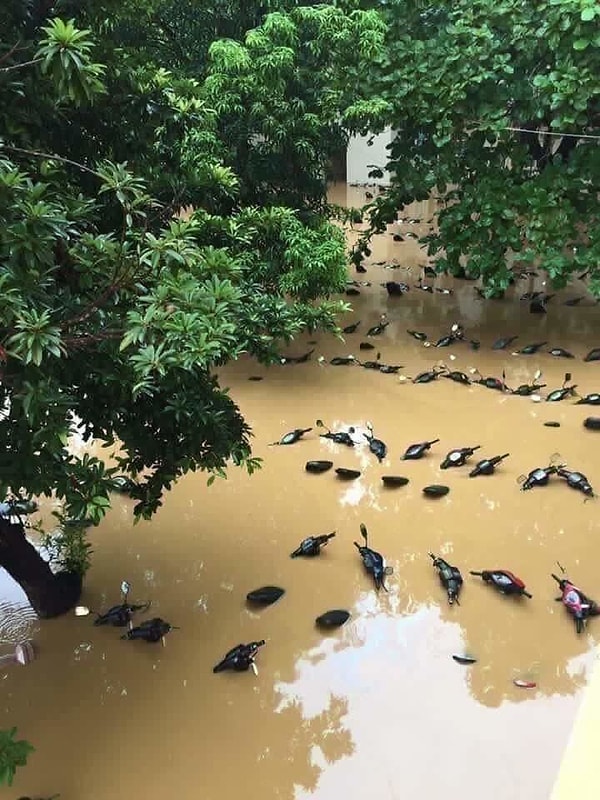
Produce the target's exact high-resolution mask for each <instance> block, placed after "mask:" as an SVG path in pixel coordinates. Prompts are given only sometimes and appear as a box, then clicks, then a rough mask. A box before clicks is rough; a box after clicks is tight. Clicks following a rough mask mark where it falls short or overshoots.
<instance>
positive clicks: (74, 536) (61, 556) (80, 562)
mask: <svg viewBox="0 0 600 800" xmlns="http://www.w3.org/2000/svg"><path fill="white" fill-rule="evenodd" d="M53 514H54V516H55V517H56V518H57V519H58V521H59V523H60V525H59V527H58V528H57V529H56V530H54V531H53V532H52V533H44V534H43V535H42V539H41V545H42V547H43V548H44V550H46V552H47V553H48V555H49V556H50V561H51V562H52V564H55V565H57V566H58V567H59V568H60V569H62V570H66V571H67V572H76V573H77V574H79V575H85V573H86V572H87V571H88V569H89V568H90V565H91V557H92V546H91V544H90V543H89V542H88V541H87V540H86V535H85V529H86V527H88V523H86V522H85V521H79V520H70V519H68V518H67V517H66V516H65V515H64V514H63V513H62V512H60V511H54V512H53Z"/></svg>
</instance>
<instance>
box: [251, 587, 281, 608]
mask: <svg viewBox="0 0 600 800" xmlns="http://www.w3.org/2000/svg"><path fill="white" fill-rule="evenodd" d="M284 594H285V589H282V588H281V587H279V586H261V587H260V589H253V590H252V591H251V592H248V594H247V595H246V600H247V601H248V602H249V603H252V604H253V605H257V606H270V605H273V603H276V602H277V601H278V600H279V598H280V597H282V596H283V595H284Z"/></svg>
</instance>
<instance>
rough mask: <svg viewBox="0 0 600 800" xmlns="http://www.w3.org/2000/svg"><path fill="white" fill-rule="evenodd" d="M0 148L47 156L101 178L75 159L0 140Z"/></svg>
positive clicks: (35, 156)
mask: <svg viewBox="0 0 600 800" xmlns="http://www.w3.org/2000/svg"><path fill="white" fill-rule="evenodd" d="M0 150H8V151H9V152H11V153H23V155H26V156H33V157H34V158H47V159H48V160H49V161H58V162H59V163H61V164H70V165H71V166H72V167H77V169H80V170H82V171H83V172H88V173H89V174H90V175H94V176H95V177H96V178H99V179H100V180H102V175H100V173H99V172H96V171H95V170H93V169H90V168H89V167H86V166H85V165H84V164H79V163H78V162H77V161H71V159H70V158H63V157H62V156H57V155H52V153H40V152H38V151H37V150H25V149H24V148H22V147H13V146H12V145H9V144H4V142H0Z"/></svg>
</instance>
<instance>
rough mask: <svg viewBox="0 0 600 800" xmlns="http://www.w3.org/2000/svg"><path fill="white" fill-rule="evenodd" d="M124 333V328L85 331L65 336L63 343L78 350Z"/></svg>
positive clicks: (118, 336) (117, 337)
mask: <svg viewBox="0 0 600 800" xmlns="http://www.w3.org/2000/svg"><path fill="white" fill-rule="evenodd" d="M123 333H124V331H122V330H107V331H103V332H102V333H85V334H83V335H82V336H65V337H63V339H62V343H63V344H64V345H65V346H67V347H71V348H72V349H73V350H78V349H80V348H83V347H88V346H89V345H92V344H96V343H98V342H104V341H108V340H109V339H120V338H121V336H123Z"/></svg>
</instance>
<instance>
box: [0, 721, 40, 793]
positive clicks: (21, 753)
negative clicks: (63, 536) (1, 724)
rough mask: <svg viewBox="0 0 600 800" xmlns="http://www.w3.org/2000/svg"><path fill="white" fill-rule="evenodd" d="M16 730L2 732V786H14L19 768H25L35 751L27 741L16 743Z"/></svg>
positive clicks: (0, 747) (0, 755) (0, 775)
mask: <svg viewBox="0 0 600 800" xmlns="http://www.w3.org/2000/svg"><path fill="white" fill-rule="evenodd" d="M16 733H17V729H16V728H11V730H9V731H0V786H2V785H6V786H12V784H13V780H14V777H15V772H16V771H17V767H24V766H25V764H26V763H27V758H28V757H29V755H30V754H31V753H32V752H33V750H34V749H35V748H34V747H33V746H32V745H31V744H29V742H27V741H25V739H19V740H17V741H15V736H16Z"/></svg>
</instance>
